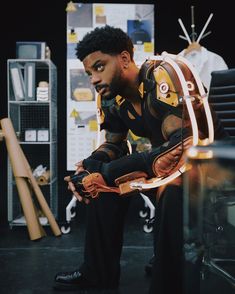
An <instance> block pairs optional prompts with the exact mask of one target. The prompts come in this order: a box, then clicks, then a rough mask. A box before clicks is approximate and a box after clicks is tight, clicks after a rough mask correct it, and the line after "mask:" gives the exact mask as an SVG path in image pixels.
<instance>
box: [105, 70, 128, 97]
mask: <svg viewBox="0 0 235 294" xmlns="http://www.w3.org/2000/svg"><path fill="white" fill-rule="evenodd" d="M124 84H125V82H124V80H123V77H122V74H121V71H119V72H117V73H116V74H115V76H114V77H113V79H112V81H111V82H110V84H109V85H107V84H106V85H105V87H107V88H108V90H109V91H108V92H107V93H104V94H103V95H102V98H103V99H105V100H112V99H113V98H115V97H116V96H117V95H121V92H122V89H123V87H124Z"/></svg>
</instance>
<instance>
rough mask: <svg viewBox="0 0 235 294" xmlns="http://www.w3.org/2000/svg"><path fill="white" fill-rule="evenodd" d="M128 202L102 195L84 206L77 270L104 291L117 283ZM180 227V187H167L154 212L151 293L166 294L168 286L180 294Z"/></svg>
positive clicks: (128, 199)
mask: <svg viewBox="0 0 235 294" xmlns="http://www.w3.org/2000/svg"><path fill="white" fill-rule="evenodd" d="M130 200H131V198H130V197H124V198H120V197H118V196H117V194H112V195H111V194H107V193H104V194H102V195H101V197H100V198H98V199H95V200H94V201H92V202H91V203H90V204H89V205H88V211H87V223H86V241H85V259H84V264H83V265H82V266H81V268H80V270H81V272H83V273H84V275H85V276H86V277H87V278H89V279H90V280H92V281H94V282H95V283H98V284H99V286H101V287H104V288H114V287H117V286H118V284H119V279H120V257H121V252H122V245H123V230H124V220H125V216H126V213H127V210H128V207H129V202H130ZM182 228H183V226H182V188H181V187H177V186H168V187H167V188H166V190H165V192H164V195H162V197H161V198H160V201H159V203H158V205H157V211H156V220H155V230H154V242H155V246H154V247H155V248H156V252H155V254H156V260H155V264H154V269H153V275H152V281H151V286H150V290H149V293H151V294H156V293H157V294H163V293H164V294H168V293H169V294H170V293H172V286H173V287H174V293H176V294H178V293H179V294H182V293H183V292H182V279H183V277H182ZM147 291H148V290H147V289H146V292H147Z"/></svg>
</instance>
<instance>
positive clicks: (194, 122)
mask: <svg viewBox="0 0 235 294" xmlns="http://www.w3.org/2000/svg"><path fill="white" fill-rule="evenodd" d="M164 60H166V62H168V63H169V64H170V65H171V66H172V67H173V68H174V70H175V71H176V74H177V75H178V77H179V79H180V82H181V84H182V89H183V94H184V95H183V98H184V99H185V102H186V106H187V109H188V112H189V117H190V120H191V124H192V131H193V145H194V146H196V145H197V144H198V139H199V138H198V126H197V120H196V117H195V113H194V110H193V106H192V102H191V97H190V95H189V90H188V86H187V83H186V81H185V78H184V75H183V73H182V71H181V69H180V67H179V66H178V64H177V63H176V62H175V61H173V59H171V58H170V57H169V56H168V55H166V56H165V57H164Z"/></svg>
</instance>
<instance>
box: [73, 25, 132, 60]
mask: <svg viewBox="0 0 235 294" xmlns="http://www.w3.org/2000/svg"><path fill="white" fill-rule="evenodd" d="M124 50H126V51H128V52H129V53H130V56H131V59H133V43H132V41H131V39H130V37H129V36H128V35H127V34H126V33H124V32H123V31H122V30H121V29H119V28H114V27H111V26H108V25H106V26H103V27H97V28H95V29H94V30H93V31H91V32H89V33H87V34H86V35H85V36H84V38H83V39H82V40H81V41H80V42H79V43H78V44H77V47H76V55H77V58H78V59H80V60H81V61H83V59H84V58H85V57H86V56H87V55H89V54H91V53H93V52H95V51H101V52H102V53H105V54H110V55H116V54H119V53H121V52H122V51H124Z"/></svg>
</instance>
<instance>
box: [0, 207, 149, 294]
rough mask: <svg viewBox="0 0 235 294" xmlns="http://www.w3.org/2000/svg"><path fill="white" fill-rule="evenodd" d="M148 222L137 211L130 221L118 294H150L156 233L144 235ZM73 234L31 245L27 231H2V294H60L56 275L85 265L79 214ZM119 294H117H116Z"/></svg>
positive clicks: (1, 229)
mask: <svg viewBox="0 0 235 294" xmlns="http://www.w3.org/2000/svg"><path fill="white" fill-rule="evenodd" d="M143 224H144V219H142V218H141V217H140V216H139V212H138V211H137V210H135V211H131V212H130V215H129V216H128V218H127V224H126V230H125V244H124V248H123V254H122V258H121V268H122V274H121V284H120V289H119V292H118V293H122V294H127V293H136V294H144V293H147V289H148V284H149V277H148V276H146V275H145V270H144V266H145V264H146V262H147V261H148V260H149V259H150V258H151V256H152V253H153V251H152V233H145V232H144V231H143ZM70 228H71V231H70V233H68V234H63V235H62V236H60V237H55V236H53V234H52V233H51V230H50V228H49V227H46V228H45V229H46V231H47V233H48V235H47V236H46V237H44V238H42V239H40V240H37V241H31V240H29V237H28V232H27V228H26V227H22V226H21V227H18V226H17V227H16V226H14V227H13V228H12V229H9V228H8V227H7V228H0V236H1V237H0V293H2V294H44V293H46V294H50V293H53V294H56V293H70V294H73V293H75V292H73V291H69V292H66V291H65V292H64V291H63V292H61V291H59V292H58V291H55V290H53V279H54V275H55V274H56V273H57V272H58V271H70V270H74V269H76V268H77V267H78V266H79V265H80V264H81V263H82V261H83V240H84V232H85V225H84V216H83V214H80V212H79V211H77V213H76V216H75V217H74V218H73V219H72V221H71V223H70ZM115 293H116V292H115Z"/></svg>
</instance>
